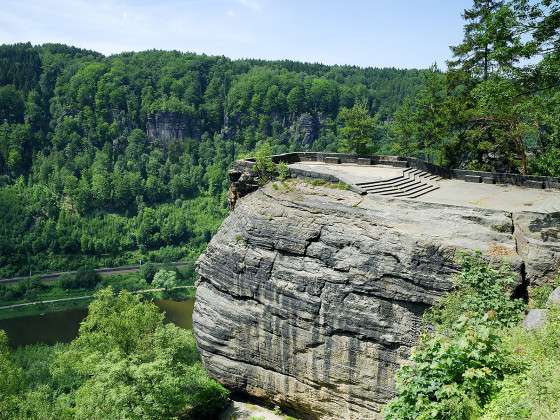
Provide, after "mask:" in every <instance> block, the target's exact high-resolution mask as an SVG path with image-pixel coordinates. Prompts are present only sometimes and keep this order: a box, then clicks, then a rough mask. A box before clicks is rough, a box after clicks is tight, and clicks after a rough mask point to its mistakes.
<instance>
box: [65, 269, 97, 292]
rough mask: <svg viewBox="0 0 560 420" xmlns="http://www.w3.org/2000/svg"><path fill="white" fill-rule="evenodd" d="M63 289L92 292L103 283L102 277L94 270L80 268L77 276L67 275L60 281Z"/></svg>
mask: <svg viewBox="0 0 560 420" xmlns="http://www.w3.org/2000/svg"><path fill="white" fill-rule="evenodd" d="M58 281H59V284H60V287H62V288H63V289H88V290H92V289H94V288H95V286H97V284H98V283H99V282H100V281H101V277H100V276H99V274H97V273H96V272H95V271H94V270H91V269H87V268H80V269H79V270H78V271H77V272H76V273H75V274H65V275H63V276H61V277H60V279H59V280H58Z"/></svg>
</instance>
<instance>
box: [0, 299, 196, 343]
mask: <svg viewBox="0 0 560 420" xmlns="http://www.w3.org/2000/svg"><path fill="white" fill-rule="evenodd" d="M155 304H156V305H157V306H158V307H159V308H160V309H161V310H162V311H164V312H165V319H166V320H167V321H168V322H173V323H174V324H175V325H177V326H178V327H181V328H186V329H191V328H192V312H193V306H194V299H187V300H183V301H174V300H158V301H156V302H155ZM86 315H87V308H80V309H68V310H65V311H59V312H49V313H45V314H43V315H31V316H23V317H19V318H10V319H3V320H0V330H4V331H6V334H7V335H8V338H9V340H10V345H11V346H12V347H19V346H25V345H28V344H39V343H42V344H54V343H68V342H70V341H72V340H73V339H74V338H75V337H76V336H77V335H78V328H79V327H80V322H82V320H83V319H84V318H85V317H86Z"/></svg>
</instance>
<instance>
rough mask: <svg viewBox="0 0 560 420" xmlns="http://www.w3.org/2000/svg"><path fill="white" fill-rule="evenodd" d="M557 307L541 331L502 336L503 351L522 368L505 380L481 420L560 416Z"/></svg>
mask: <svg viewBox="0 0 560 420" xmlns="http://www.w3.org/2000/svg"><path fill="white" fill-rule="evenodd" d="M559 333H560V308H559V307H558V306H556V307H553V308H550V309H549V312H548V317H547V322H546V324H545V326H544V327H543V328H541V329H537V330H534V331H525V330H523V329H522V328H521V327H516V328H514V329H512V330H510V331H507V333H506V334H504V344H505V347H506V349H508V350H509V351H510V353H511V354H512V359H513V361H514V362H515V363H517V364H518V365H519V366H522V367H523V369H521V371H520V372H519V373H516V374H512V375H509V376H507V377H506V378H505V380H504V382H503V384H502V387H501V390H500V391H499V392H498V393H497V394H496V395H495V397H494V398H493V399H492V401H491V402H490V403H489V404H488V405H487V407H486V409H485V414H484V415H483V416H482V419H484V420H514V419H515V420H522V419H534V420H537V419H555V418H558V417H559V416H560V334H559Z"/></svg>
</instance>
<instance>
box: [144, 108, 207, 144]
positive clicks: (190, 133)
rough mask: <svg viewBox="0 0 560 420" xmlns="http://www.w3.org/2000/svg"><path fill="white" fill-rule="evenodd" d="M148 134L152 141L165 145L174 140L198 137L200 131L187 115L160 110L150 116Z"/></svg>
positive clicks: (147, 122) (147, 127) (147, 125)
mask: <svg viewBox="0 0 560 420" xmlns="http://www.w3.org/2000/svg"><path fill="white" fill-rule="evenodd" d="M146 134H147V136H148V139H150V140H151V141H157V142H160V143H161V144H163V145H164V146H165V145H167V144H169V143H170V142H172V141H174V140H182V139H185V138H187V137H198V135H199V133H198V132H197V130H196V128H195V127H194V126H193V124H192V122H191V121H190V120H189V119H188V117H187V116H185V115H182V114H180V113H177V112H163V111H162V112H158V113H155V114H152V115H149V116H148V120H147V121H146Z"/></svg>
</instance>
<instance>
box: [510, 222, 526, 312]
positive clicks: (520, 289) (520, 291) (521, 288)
mask: <svg viewBox="0 0 560 420" xmlns="http://www.w3.org/2000/svg"><path fill="white" fill-rule="evenodd" d="M509 218H510V220H511V235H512V236H513V241H514V242H515V252H516V254H517V255H519V258H521V260H522V263H521V266H520V267H519V274H520V276H521V283H519V284H518V285H517V287H516V288H515V289H514V290H513V293H512V295H511V297H512V299H523V302H525V304H527V303H529V280H528V279H527V270H526V267H525V261H524V260H523V257H522V256H521V255H520V254H519V244H518V241H517V234H516V232H515V222H514V220H513V213H509Z"/></svg>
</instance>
